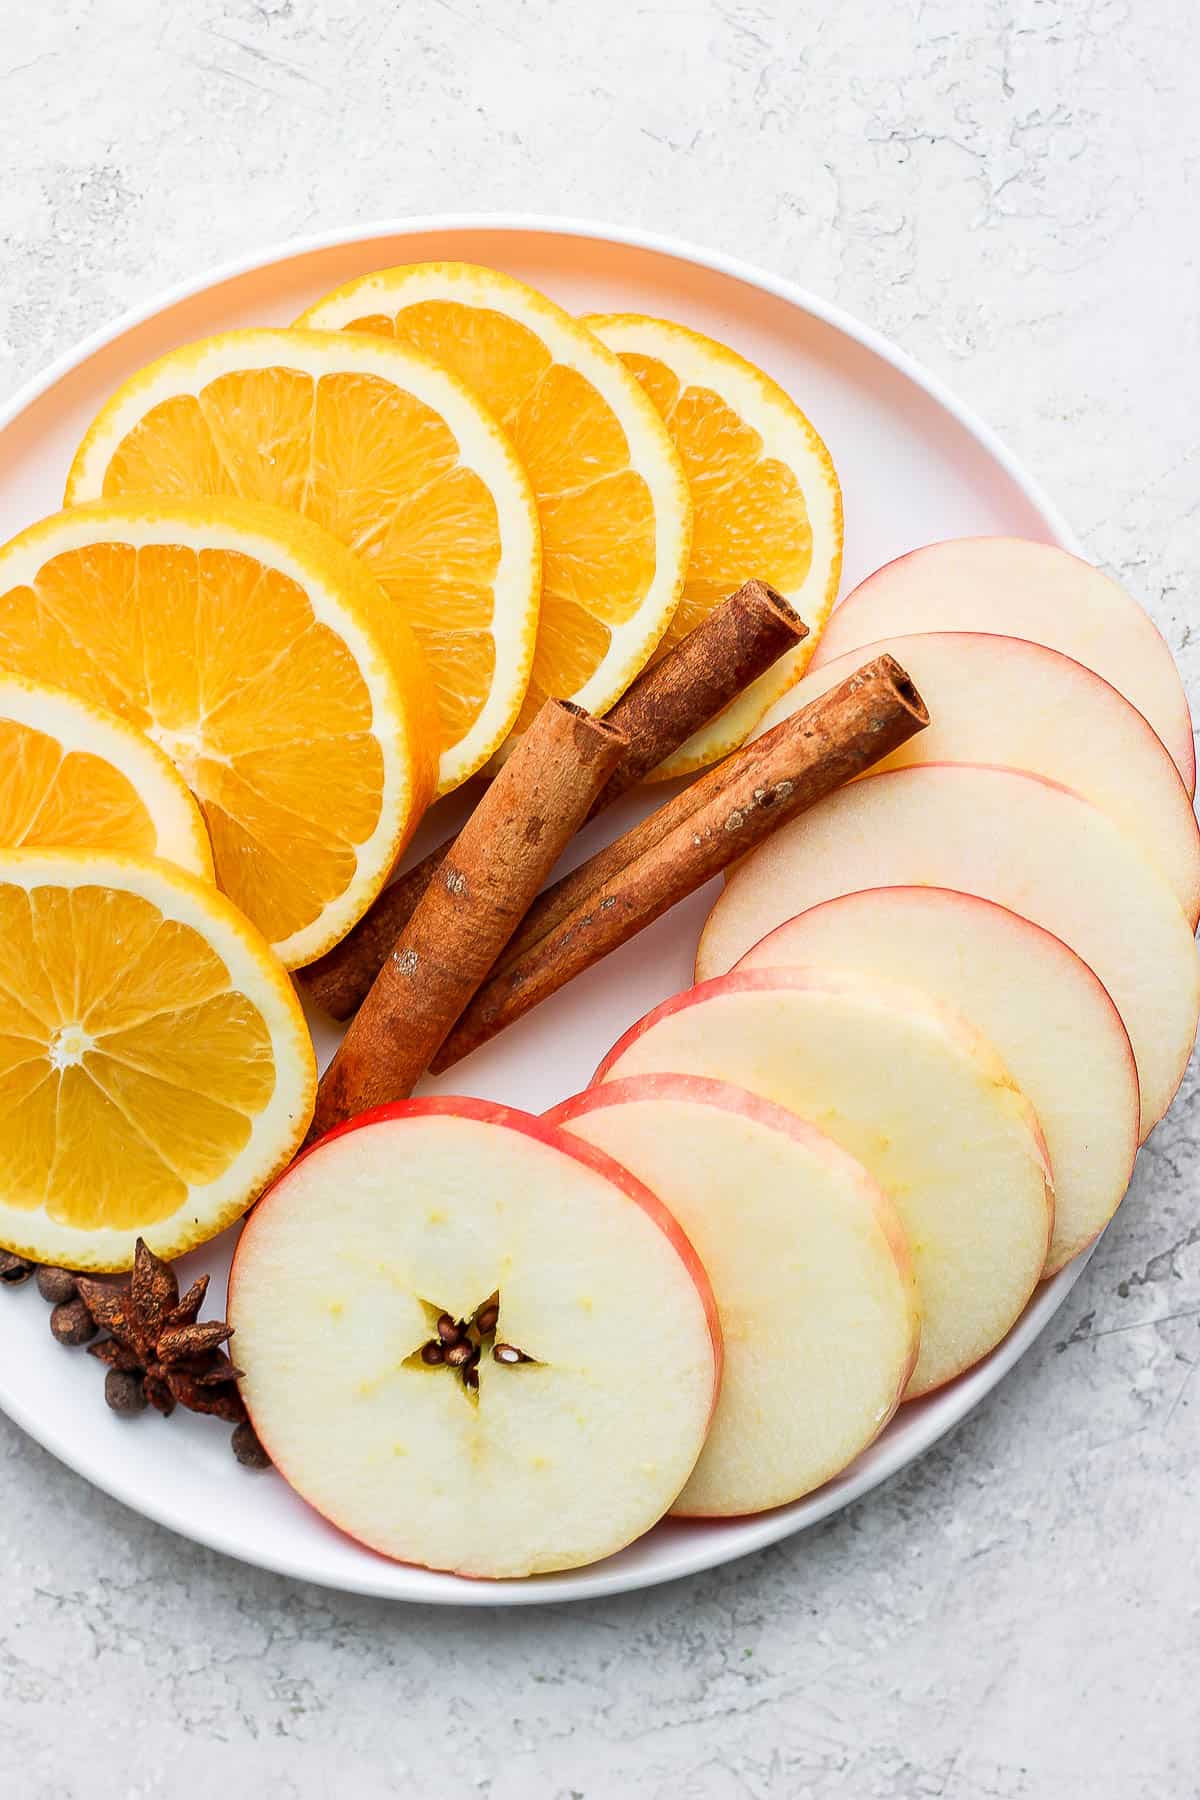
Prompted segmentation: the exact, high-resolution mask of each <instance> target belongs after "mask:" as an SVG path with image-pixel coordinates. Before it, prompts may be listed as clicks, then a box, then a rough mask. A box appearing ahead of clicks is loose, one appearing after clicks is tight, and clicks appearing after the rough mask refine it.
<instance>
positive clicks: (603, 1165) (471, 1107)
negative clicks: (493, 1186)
mask: <svg viewBox="0 0 1200 1800" xmlns="http://www.w3.org/2000/svg"><path fill="white" fill-rule="evenodd" d="M438 1116H448V1117H451V1118H458V1119H476V1120H478V1121H479V1122H480V1123H481V1124H484V1125H501V1126H506V1127H508V1128H509V1129H510V1130H512V1131H522V1132H524V1133H525V1134H526V1136H528V1137H532V1138H537V1139H538V1140H539V1141H540V1142H542V1143H544V1144H548V1145H549V1146H550V1147H551V1148H552V1149H554V1150H558V1151H561V1152H562V1153H563V1154H564V1155H566V1156H572V1157H574V1159H575V1161H576V1162H579V1163H583V1164H584V1165H585V1166H586V1167H587V1168H589V1169H594V1170H595V1171H596V1173H597V1174H599V1175H603V1176H604V1177H605V1178H606V1180H608V1181H609V1182H611V1183H612V1184H613V1186H615V1187H617V1188H619V1189H620V1190H621V1192H622V1193H624V1194H626V1195H627V1196H628V1198H629V1199H630V1200H631V1201H632V1202H633V1203H634V1205H635V1206H638V1207H640V1208H641V1210H642V1211H643V1212H644V1213H645V1214H646V1215H647V1217H648V1218H649V1219H651V1220H652V1222H653V1223H654V1224H655V1225H656V1226H657V1227H658V1229H659V1230H660V1231H661V1232H662V1234H663V1236H664V1237H665V1238H666V1239H667V1241H668V1243H669V1244H670V1245H671V1248H672V1249H673V1250H674V1251H675V1253H676V1255H677V1256H678V1257H679V1260H680V1261H681V1262H682V1263H683V1266H684V1268H685V1269H686V1270H687V1273H688V1276H689V1277H690V1279H691V1282H692V1285H693V1286H694V1287H695V1289H696V1292H697V1294H698V1296H699V1298H700V1303H701V1305H702V1306H703V1308H704V1319H705V1324H706V1326H707V1328H708V1336H709V1341H710V1343H711V1345H712V1357H713V1385H712V1400H711V1402H710V1403H709V1413H708V1416H709V1420H710V1421H711V1419H712V1416H713V1414H714V1413H715V1411H716V1409H717V1401H718V1399H719V1398H720V1394H721V1375H722V1371H723V1367H724V1362H725V1343H724V1339H723V1337H722V1335H721V1321H720V1315H719V1314H718V1312H717V1302H716V1298H715V1296H714V1294H713V1291H712V1284H711V1282H710V1281H709V1279H708V1275H707V1273H706V1272H705V1269H704V1265H703V1264H702V1263H701V1261H700V1258H699V1256H698V1255H697V1254H696V1251H695V1248H694V1247H693V1245H692V1243H691V1240H690V1239H689V1238H688V1237H687V1236H686V1235H685V1233H684V1232H683V1230H682V1229H681V1227H680V1225H679V1224H678V1222H677V1221H676V1219H675V1218H674V1217H673V1215H672V1214H671V1213H669V1212H668V1211H667V1208H666V1207H665V1206H664V1205H663V1203H662V1201H661V1200H660V1199H659V1198H658V1196H657V1194H653V1193H651V1191H650V1189H649V1188H648V1187H645V1186H643V1184H642V1183H641V1182H640V1181H638V1180H637V1178H636V1177H635V1176H633V1175H631V1174H630V1172H629V1170H628V1169H626V1168H625V1167H624V1166H623V1164H621V1163H619V1162H615V1161H614V1160H613V1158H612V1157H611V1156H606V1155H605V1154H604V1152H603V1151H602V1150H597V1149H596V1148H595V1147H594V1146H593V1145H591V1144H585V1143H584V1142H583V1141H582V1139H580V1138H577V1137H573V1136H572V1135H571V1133H570V1132H567V1131H561V1130H559V1129H558V1127H557V1126H555V1125H554V1124H552V1123H551V1122H550V1121H548V1120H546V1119H540V1118H538V1117H537V1116H536V1114H534V1113H526V1112H521V1111H520V1110H519V1109H518V1108H517V1107H513V1106H502V1105H501V1104H500V1103H499V1102H498V1101H492V1100H478V1099H476V1098H475V1097H474V1096H473V1095H469V1094H438V1095H431V1096H429V1097H428V1098H427V1099H420V1100H397V1101H395V1102H393V1104H391V1105H390V1106H377V1107H373V1108H371V1110H370V1111H369V1112H364V1113H359V1114H358V1115H357V1116H356V1117H355V1118H353V1119H347V1120H346V1121H345V1122H344V1123H343V1124H341V1125H335V1126H334V1127H333V1129H332V1131H327V1132H326V1133H325V1135H324V1137H321V1138H318V1139H317V1141H316V1143H314V1144H310V1145H309V1147H308V1149H307V1150H304V1151H302V1152H301V1154H300V1155H299V1156H298V1157H296V1159H295V1161H294V1162H292V1163H291V1164H289V1166H288V1168H287V1169H285V1170H284V1172H283V1174H282V1175H279V1176H277V1177H276V1179H275V1180H274V1181H273V1182H272V1183H271V1185H270V1187H269V1188H268V1189H267V1191H266V1192H265V1193H264V1194H263V1196H262V1198H261V1199H260V1200H259V1202H258V1204H257V1206H256V1207H255V1208H254V1210H253V1212H252V1213H250V1214H249V1216H248V1217H247V1219H246V1222H245V1224H244V1226H243V1227H242V1235H241V1237H240V1238H239V1239H238V1244H237V1249H236V1250H235V1251H234V1254H233V1263H232V1266H231V1267H230V1271H229V1288H228V1301H229V1308H230V1310H232V1306H233V1301H234V1297H235V1294H236V1291H237V1281H238V1271H239V1266H240V1264H241V1261H242V1257H243V1254H244V1253H245V1251H246V1246H247V1244H248V1243H252V1242H253V1235H254V1230H255V1225H256V1222H257V1221H258V1220H259V1218H260V1215H261V1214H262V1213H263V1211H264V1209H265V1208H266V1207H268V1206H270V1205H272V1204H273V1203H274V1202H275V1201H277V1200H278V1198H279V1193H280V1190H281V1189H282V1188H284V1187H285V1186H286V1185H287V1180H288V1177H289V1175H290V1174H291V1172H292V1170H293V1169H295V1168H297V1167H298V1166H299V1165H300V1163H302V1162H304V1161H306V1160H307V1159H308V1158H309V1157H310V1156H315V1155H317V1154H318V1153H319V1152H320V1151H321V1150H322V1149H323V1148H324V1147H325V1146H326V1145H327V1144H331V1143H332V1142H333V1140H334V1139H335V1138H339V1137H344V1136H346V1134H347V1133H348V1132H352V1131H363V1130H368V1129H369V1128H370V1127H371V1126H372V1125H380V1124H387V1123H389V1122H390V1121H392V1120H395V1119H404V1118H431V1117H438ZM247 1411H250V1408H249V1406H248V1405H247ZM250 1423H251V1424H252V1425H253V1426H254V1429H255V1431H256V1432H258V1424H257V1422H256V1420H255V1418H254V1415H253V1412H252V1411H251V1412H250ZM259 1437H260V1439H261V1441H262V1443H263V1446H264V1448H265V1449H266V1451H267V1454H268V1456H270V1458H271V1460H272V1462H273V1463H274V1464H275V1467H276V1468H277V1469H278V1470H279V1473H280V1474H281V1475H282V1477H283V1479H284V1480H285V1481H286V1482H287V1484H288V1486H289V1487H290V1488H291V1489H292V1491H293V1493H295V1494H298V1495H299V1496H300V1497H301V1498H303V1487H302V1486H300V1485H298V1484H297V1483H296V1482H294V1481H293V1480H292V1479H291V1477H290V1476H289V1475H288V1472H287V1466H286V1464H285V1463H284V1462H283V1461H281V1459H280V1458H279V1457H277V1456H276V1455H275V1453H274V1451H273V1450H272V1448H271V1444H270V1441H269V1437H265V1436H263V1434H262V1433H261V1432H259ZM306 1504H307V1502H306ZM313 1510H314V1511H315V1510H316V1509H315V1508H314V1509H313ZM318 1517H320V1518H323V1519H325V1521H326V1523H327V1524H329V1525H331V1526H332V1527H333V1528H334V1529H335V1530H336V1531H340V1532H341V1534H342V1536H343V1537H345V1538H348V1539H349V1540H350V1541H351V1542H352V1543H355V1544H359V1545H361V1547H362V1548H363V1549H364V1550H369V1551H370V1553H371V1555H372V1556H380V1555H382V1554H383V1553H382V1552H381V1551H379V1550H377V1549H376V1548H375V1546H374V1545H373V1544H367V1543H364V1542H363V1540H362V1539H361V1538H357V1537H355V1535H354V1533H353V1532H350V1531H346V1530H344V1529H343V1527H342V1526H340V1525H339V1524H338V1522H337V1520H336V1519H330V1518H328V1517H327V1515H326V1514H324V1513H320V1514H318ZM385 1560H387V1561H392V1562H403V1561H404V1559H403V1558H402V1557H388V1558H385ZM406 1566H408V1567H412V1568H423V1567H424V1566H425V1565H424V1564H422V1563H412V1564H406ZM442 1572H443V1573H447V1574H451V1575H458V1576H462V1577H463V1578H464V1579H467V1580H472V1581H494V1580H499V1579H503V1577H497V1576H492V1575H487V1574H482V1573H480V1572H479V1571H478V1570H475V1569H450V1570H446V1571H442Z"/></svg>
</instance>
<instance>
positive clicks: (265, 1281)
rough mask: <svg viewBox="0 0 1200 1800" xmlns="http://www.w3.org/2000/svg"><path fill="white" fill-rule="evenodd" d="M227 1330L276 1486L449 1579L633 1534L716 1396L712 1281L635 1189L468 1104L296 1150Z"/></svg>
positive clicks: (662, 1498) (481, 1105) (605, 1162)
mask: <svg viewBox="0 0 1200 1800" xmlns="http://www.w3.org/2000/svg"><path fill="white" fill-rule="evenodd" d="M229 1318H230V1323H231V1324H232V1325H233V1326H234V1327H235V1329H236V1334H237V1335H236V1344H237V1357H238V1362H239V1364H240V1365H241V1367H242V1368H243V1369H244V1370H245V1379H244V1381H243V1383H242V1391H243V1394H244V1396H245V1400H246V1404H247V1406H248V1408H249V1410H250V1415H251V1418H252V1420H253V1422H254V1426H255V1429H256V1430H257V1432H258V1435H259V1437H260V1438H261V1439H262V1441H263V1443H264V1444H265V1445H266V1447H267V1449H268V1451H269V1452H270V1454H271V1456H272V1458H273V1459H274V1461H275V1462H276V1463H277V1465H278V1466H279V1468H280V1469H281V1470H282V1471H283V1473H284V1474H285V1475H286V1476H287V1479H288V1480H289V1481H290V1482H291V1483H292V1485H293V1487H295V1488H296V1489H297V1490H298V1491H299V1492H300V1493H301V1494H302V1495H303V1496H304V1498H305V1499H306V1500H308V1501H309V1502H310V1504H312V1505H313V1506H315V1507H316V1508H317V1510H318V1511H319V1512H321V1513H323V1514H324V1515H325V1517H326V1518H328V1519H330V1520H332V1521H333V1523H334V1524H336V1525H338V1526H339V1527H340V1528H341V1529H342V1530H343V1531H346V1532H349V1534H350V1535H351V1536H352V1537H355V1538H358V1539H359V1540H360V1541H361V1542H362V1543H364V1544H368V1545H370V1546H371V1547H372V1548H374V1549H377V1550H381V1551H383V1552H384V1553H385V1554H386V1555H388V1556H394V1557H399V1558H401V1559H403V1560H404V1561H406V1562H416V1563H422V1564H425V1565H426V1566H427V1567H430V1568H435V1569H452V1570H456V1571H458V1572H459V1573H461V1574H469V1575H481V1576H492V1577H503V1576H516V1575H532V1574H537V1573H540V1572H543V1571H547V1570H551V1569H569V1568H574V1567H577V1566H578V1565H579V1564H581V1563H586V1562H592V1561H594V1560H595V1559H596V1558H597V1557H600V1556H605V1555H608V1554H609V1553H611V1552H613V1551H615V1550H619V1549H620V1548H621V1547H622V1546H623V1545H625V1544H627V1543H629V1542H631V1541H632V1539H634V1538H635V1537H637V1536H639V1535H640V1533H642V1532H643V1531H646V1530H647V1529H648V1528H649V1527H650V1526H651V1525H652V1524H653V1523H654V1522H655V1520H656V1519H658V1518H659V1517H660V1516H661V1515H662V1514H663V1513H664V1512H665V1511H666V1510H667V1508H668V1507H669V1506H670V1505H671V1504H672V1502H673V1501H674V1499H675V1497H676V1495H677V1494H678V1493H679V1491H680V1489H681V1488H682V1487H683V1485H684V1483H685V1482H686V1481H687V1479H688V1477H689V1475H690V1474H691V1472H692V1469H693V1467H694V1465H695V1463H696V1459H697V1457H698V1456H699V1455H700V1452H701V1449H702V1448H703V1445H704V1439H705V1434H706V1432H707V1431H708V1427H709V1423H710V1421H711V1418H712V1414H713V1408H714V1405H715V1403H716V1398H717V1392H718V1388H719V1383H720V1372H721V1332H720V1327H719V1324H718V1322H717V1312H716V1305H715V1302H714V1300H713V1295H712V1289H711V1287H710V1286H709V1282H708V1278H707V1276H706V1275H705V1273H704V1270H703V1268H702V1267H701V1265H700V1261H699V1258H698V1257H697V1255H696V1253H695V1251H694V1249H693V1248H692V1246H691V1244H690V1243H689V1242H688V1240H687V1238H686V1237H685V1236H684V1233H683V1231H682V1230H681V1229H680V1227H679V1225H678V1224H677V1223H676V1222H675V1220H674V1219H673V1218H672V1217H671V1215H670V1214H669V1213H668V1212H667V1211H666V1209H665V1207H663V1205H662V1204H661V1202H660V1201H659V1200H658V1199H657V1198H656V1196H655V1195H654V1194H652V1193H651V1192H650V1191H649V1190H648V1189H647V1188H645V1187H643V1186H642V1184H641V1183H640V1182H638V1181H637V1180H636V1179H635V1178H634V1176H633V1175H631V1174H630V1173H629V1172H628V1171H627V1170H626V1169H624V1168H623V1167H621V1166H620V1165H619V1164H618V1163H615V1162H613V1161H611V1160H610V1159H609V1158H608V1157H606V1156H604V1155H602V1154H601V1153H600V1152H599V1151H598V1150H595V1149H593V1148H591V1146H590V1145H587V1144H584V1143H583V1142H582V1141H581V1140H580V1139H579V1138H578V1137H575V1136H572V1135H570V1134H568V1133H567V1132H565V1131H560V1130H557V1129H556V1128H555V1127H553V1126H552V1125H549V1124H546V1123H545V1122H544V1121H542V1120H538V1119H534V1118H531V1117H530V1116H529V1115H528V1114H525V1113H519V1112H514V1111H512V1110H511V1109H510V1108H508V1107H503V1106H496V1105H492V1104H490V1103H488V1102H486V1101H482V1100H467V1099H459V1098H455V1099H449V1100H423V1101H422V1100H416V1101H408V1102H404V1103H402V1104H401V1105H399V1106H395V1107H387V1108H383V1109H381V1110H380V1111H379V1112H376V1113H374V1114H366V1115H364V1116H363V1118H362V1119H361V1120H358V1121H354V1122H352V1123H351V1124H350V1125H348V1126H344V1127H342V1128H341V1129H340V1130H338V1131H337V1132H333V1133H331V1134H330V1135H329V1136H328V1137H326V1138H324V1139H323V1140H322V1141H321V1142H320V1143H319V1144H317V1145H316V1146H315V1147H314V1148H313V1149H312V1150H311V1151H310V1152H309V1153H308V1155H306V1156H304V1157H301V1158H300V1160H299V1161H298V1162H297V1163H296V1164H295V1165H294V1166H293V1168H292V1169H291V1170H289V1172H288V1173H287V1174H286V1175H285V1176H284V1177H283V1178H282V1179H281V1180H280V1181H279V1182H278V1183H277V1184H276V1186H275V1187H274V1188H273V1189H272V1191H271V1193H270V1194H269V1195H267V1197H266V1198H265V1199H264V1201H263V1203H262V1205H261V1206H260V1207H259V1208H258V1209H257V1211H256V1212H255V1214H254V1216H253V1218H252V1219H251V1221H250V1223H249V1225H248V1227H247V1229H246V1231H245V1233H244V1234H243V1236H242V1239H241V1243H240V1244H239V1246H238V1251H237V1256H236V1259H235V1262H234V1268H233V1273H232V1276H231V1281H230V1310H229Z"/></svg>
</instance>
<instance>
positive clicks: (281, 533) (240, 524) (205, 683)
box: [0, 500, 437, 968]
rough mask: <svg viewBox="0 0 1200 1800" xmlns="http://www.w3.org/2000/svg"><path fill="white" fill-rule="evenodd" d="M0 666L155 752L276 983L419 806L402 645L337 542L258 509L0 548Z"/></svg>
mask: <svg viewBox="0 0 1200 1800" xmlns="http://www.w3.org/2000/svg"><path fill="white" fill-rule="evenodd" d="M0 668H4V669H8V670H11V671H14V672H16V673H19V674H21V675H24V676H26V677H29V678H32V679H37V678H39V677H49V678H51V679H52V680H53V681H54V682H55V683H56V684H57V685H58V686H60V687H63V688H66V689H69V690H70V692H71V693H73V694H75V695H77V696H78V697H79V698H80V699H82V700H85V701H87V702H89V703H91V704H92V705H100V706H103V707H107V708H108V709H109V710H110V711H111V712H115V713H117V714H119V715H120V717H121V718H123V719H124V720H126V721H127V722H128V724H129V725H132V726H136V727H137V728H138V729H140V730H142V731H144V732H146V733H147V734H148V736H149V737H150V738H151V739H153V740H154V742H155V743H156V744H157V745H158V746H159V748H160V749H161V750H162V751H163V752H165V754H166V755H167V756H168V757H169V758H170V759H171V761H172V762H173V763H174V765H175V768H176V769H177V770H178V771H179V774H180V775H181V776H182V778H183V780H184V781H185V782H186V783H187V785H188V786H189V787H190V788H191V790H192V792H193V793H194V794H195V796H196V798H197V800H198V801H199V802H200V806H201V809H202V810H203V813H204V817H205V820H206V822H207V825H208V830H209V834H210V836H211V839H212V847H213V856H214V860H215V864H216V875H217V881H218V882H219V884H220V886H221V887H222V888H223V889H224V890H225V892H226V893H227V894H228V895H229V896H230V897H231V898H232V899H233V900H234V901H235V902H236V904H237V905H238V906H239V907H241V909H242V911H243V912H244V913H246V914H247V916H248V917H249V918H250V919H251V920H252V921H253V923H254V924H255V925H257V926H258V927H259V929H260V930H261V931H262V932H263V934H264V935H265V936H266V937H267V938H268V939H269V940H270V941H271V943H272V944H273V945H274V947H275V949H276V951H277V952H278V954H279V956H280V957H281V958H282V959H283V961H284V962H285V963H286V964H287V965H288V966H289V967H291V968H295V967H298V966H299V965H300V964H302V963H305V962H309V961H311V960H312V959H313V958H314V957H317V956H319V955H321V954H322V952H323V951H325V950H327V949H329V948H330V946H331V945H332V944H334V943H336V942H337V941H338V939H339V938H340V937H342V936H343V935H344V934H345V933H346V932H347V931H348V930H349V929H350V927H351V926H352V925H353V924H354V922H355V921H356V920H357V919H358V918H359V917H360V916H361V914H362V913H363V912H365V910H366V908H367V907H368V906H369V905H370V903H371V901H372V900H373V899H374V897H375V895H376V894H377V893H378V891H379V889H380V888H381V887H382V885H383V883H384V881H385V879H386V877H387V875H388V872H389V871H390V869H391V867H392V865H393V863H394V861H395V859H396V857H397V855H398V854H399V852H400V850H401V849H402V848H403V846H404V844H405V843H406V842H407V840H408V838H409V836H410V834H411V833H412V831H413V829H414V827H415V825H416V823H417V820H418V819H419V818H420V815H421V812H422V811H423V809H424V807H425V805H426V803H427V801H428V800H429V798H430V795H431V794H432V791H433V784H434V773H435V760H436V735H437V731H436V721H435V719H434V715H433V705H432V698H431V694H430V688H429V682H428V677H427V673H426V670H425V667H424V663H423V660H422V658H421V654H420V651H419V650H418V649H417V647H416V643H415V641H414V639H413V637H412V634H411V633H410V632H409V630H408V628H407V626H406V625H405V624H404V622H403V620H402V618H401V617H400V614H399V612H398V611H397V609H396V608H395V607H394V606H393V605H392V604H391V603H390V602H389V601H388V599H387V597H386V596H385V595H384V594H383V593H382V591H381V590H380V588H379V586H378V585H377V583H375V582H374V581H372V580H371V578H370V576H369V575H368V574H367V573H366V571H365V570H364V568H363V567H362V565H361V564H360V563H359V562H358V561H357V560H356V559H355V558H354V557H353V556H351V555H350V554H349V552H348V551H346V550H345V549H344V548H343V546H342V545H341V544H339V543H338V542H337V540H336V539H335V538H332V537H331V536H330V535H329V534H328V533H327V532H324V531H321V530H320V529H319V528H318V527H317V526H315V525H310V524H308V523H306V522H305V521H304V520H302V519H298V518H295V517H292V516H289V515H288V514H287V513H285V512H282V511H280V510H278V509H277V508H275V507H267V506H256V505H253V504H250V503H247V502H245V501H233V500H220V501H212V500H206V501H193V502H186V501H176V502H174V503H166V502H164V503H161V504H157V505H156V504H154V503H152V502H151V503H145V502H143V503H141V504H136V503H130V504H128V505H122V506H117V505H106V504H104V503H99V504H96V505H92V506H81V507H76V508H74V509H72V510H71V511H69V512H65V513H59V514H56V515H55V516H54V517H53V518H50V519H46V520H43V521H42V523H41V524H39V525H34V526H32V527H31V528H30V529H29V530H28V531H24V532H22V533H21V534H20V536H18V537H16V538H14V539H13V540H12V541H11V542H10V543H9V544H7V545H6V546H5V547H4V548H3V549H2V550H0ZM139 791H140V792H141V794H142V798H143V800H147V801H148V799H149V790H147V789H139ZM107 841H108V842H109V844H110V845H111V846H112V847H116V840H115V839H111V840H107Z"/></svg>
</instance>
